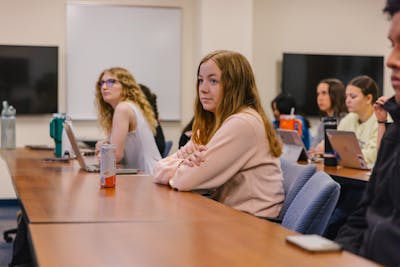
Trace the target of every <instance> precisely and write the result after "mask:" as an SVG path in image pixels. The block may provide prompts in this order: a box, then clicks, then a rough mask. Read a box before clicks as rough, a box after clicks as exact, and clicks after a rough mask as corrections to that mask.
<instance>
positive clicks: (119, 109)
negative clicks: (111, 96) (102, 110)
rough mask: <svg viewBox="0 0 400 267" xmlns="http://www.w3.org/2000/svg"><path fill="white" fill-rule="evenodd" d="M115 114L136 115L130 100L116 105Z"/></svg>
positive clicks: (123, 115)
mask: <svg viewBox="0 0 400 267" xmlns="http://www.w3.org/2000/svg"><path fill="white" fill-rule="evenodd" d="M114 116H122V117H135V114H134V112H133V110H132V107H131V106H130V104H129V103H128V102H120V103H118V105H117V106H116V107H115V111H114Z"/></svg>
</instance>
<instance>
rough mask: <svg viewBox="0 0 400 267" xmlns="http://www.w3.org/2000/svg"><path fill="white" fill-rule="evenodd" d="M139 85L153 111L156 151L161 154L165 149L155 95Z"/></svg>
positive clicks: (144, 86)
mask: <svg viewBox="0 0 400 267" xmlns="http://www.w3.org/2000/svg"><path fill="white" fill-rule="evenodd" d="M139 86H140V89H142V92H143V93H144V95H145V96H146V98H147V101H149V103H150V105H151V107H152V108H153V112H154V115H155V117H156V120H157V127H156V134H155V135H154V139H155V141H156V144H157V148H158V151H159V152H160V154H162V153H163V152H164V150H165V136H164V132H163V130H162V128H161V124H160V121H159V117H158V108H157V96H156V95H155V94H154V93H153V92H152V91H151V90H150V88H148V87H147V86H146V85H143V84H141V83H140V84H139Z"/></svg>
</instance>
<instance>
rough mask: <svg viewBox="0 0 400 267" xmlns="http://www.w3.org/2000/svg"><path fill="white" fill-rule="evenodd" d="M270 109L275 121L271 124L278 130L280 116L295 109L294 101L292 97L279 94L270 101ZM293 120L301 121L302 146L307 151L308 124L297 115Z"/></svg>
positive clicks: (309, 135) (308, 146)
mask: <svg viewBox="0 0 400 267" xmlns="http://www.w3.org/2000/svg"><path fill="white" fill-rule="evenodd" d="M271 108H272V111H273V112H274V117H275V120H274V121H273V122H272V123H273V125H274V127H275V128H280V121H279V118H280V116H281V115H289V114H290V113H291V112H292V109H293V110H294V109H295V108H296V101H295V99H294V97H293V96H291V95H288V94H284V93H281V94H279V95H278V96H277V97H275V98H274V99H273V100H272V102H271ZM295 118H296V119H300V120H301V124H302V130H301V133H302V134H301V139H302V140H303V143H304V146H305V147H306V148H307V149H309V148H310V141H311V140H310V139H311V134H310V122H309V121H308V120H307V119H306V118H304V117H303V116H301V115H298V114H296V115H295Z"/></svg>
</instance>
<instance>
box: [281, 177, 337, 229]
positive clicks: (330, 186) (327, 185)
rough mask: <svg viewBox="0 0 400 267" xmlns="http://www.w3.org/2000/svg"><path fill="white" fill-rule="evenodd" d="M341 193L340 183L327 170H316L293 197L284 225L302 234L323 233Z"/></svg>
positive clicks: (284, 218)
mask: <svg viewBox="0 0 400 267" xmlns="http://www.w3.org/2000/svg"><path fill="white" fill-rule="evenodd" d="M339 195H340V185H339V184H338V183H337V182H335V181H334V180H333V179H332V178H331V177H330V176H329V175H328V174H326V173H325V172H323V171H318V172H316V173H315V174H314V175H313V176H311V178H310V179H309V180H308V181H307V183H306V184H305V185H304V186H303V188H301V190H300V191H299V192H298V193H297V195H296V197H295V198H294V199H293V201H292V203H291V204H290V206H289V208H288V209H287V211H286V213H285V216H284V217H283V220H282V225H283V226H284V227H286V228H289V229H291V230H293V231H296V232H299V233H302V234H318V235H322V234H323V233H324V232H325V229H326V227H327V225H328V222H329V219H330V217H331V215H332V213H333V210H334V209H335V206H336V203H337V201H338V199H339Z"/></svg>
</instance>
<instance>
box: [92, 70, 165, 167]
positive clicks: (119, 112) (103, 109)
mask: <svg viewBox="0 0 400 267" xmlns="http://www.w3.org/2000/svg"><path fill="white" fill-rule="evenodd" d="M96 106H97V109H98V121H99V123H100V126H101V128H102V129H103V130H104V131H105V133H106V134H107V140H103V141H100V142H98V143H97V145H96V149H97V151H99V148H100V146H101V144H102V143H104V142H109V143H111V144H114V145H115V146H116V153H115V157H116V162H117V163H120V164H122V165H124V167H126V168H138V169H140V170H142V171H144V172H146V173H148V174H152V172H153V166H154V164H155V163H156V162H157V161H158V160H160V159H161V156H160V153H159V151H158V149H157V145H156V143H155V141H154V136H153V134H154V133H155V129H156V126H157V120H156V119H155V116H154V112H153V110H152V108H151V106H150V104H149V102H148V101H147V99H146V96H145V95H144V94H143V92H142V90H141V89H140V86H139V85H138V84H137V83H136V81H135V78H134V77H133V76H132V74H131V73H129V71H127V70H126V69H123V68H120V67H115V68H110V69H106V70H104V71H103V72H102V73H101V74H100V75H99V78H98V80H97V83H96Z"/></svg>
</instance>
